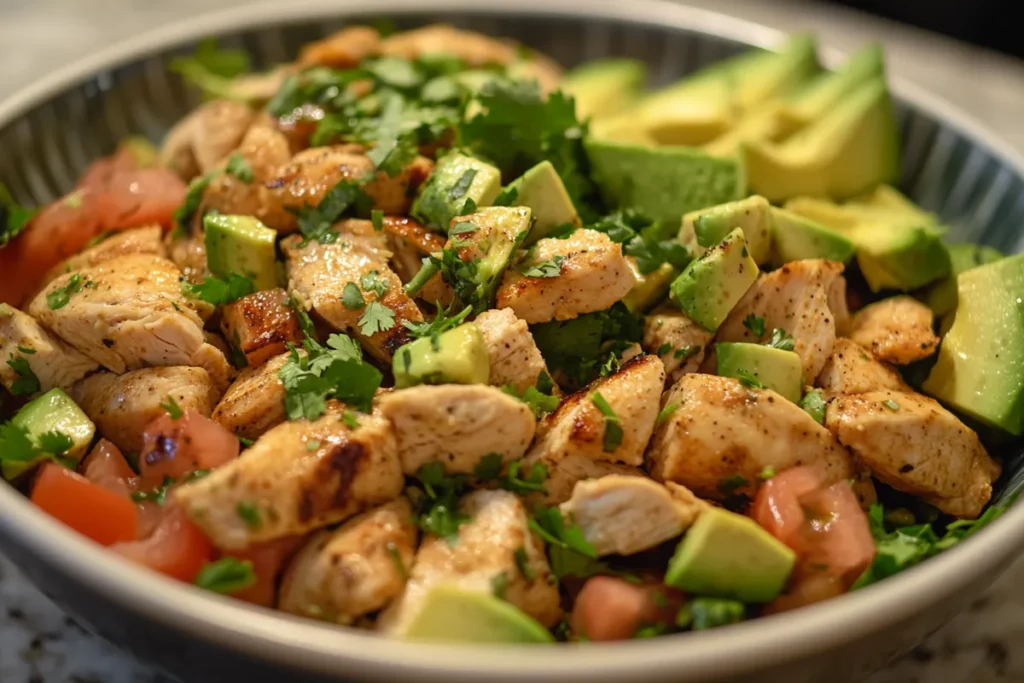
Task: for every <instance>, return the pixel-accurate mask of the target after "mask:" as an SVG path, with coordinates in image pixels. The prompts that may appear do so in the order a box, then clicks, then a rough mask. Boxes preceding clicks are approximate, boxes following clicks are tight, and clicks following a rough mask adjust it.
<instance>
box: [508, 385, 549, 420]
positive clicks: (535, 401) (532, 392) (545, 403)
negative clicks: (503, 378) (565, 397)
mask: <svg viewBox="0 0 1024 683" xmlns="http://www.w3.org/2000/svg"><path fill="white" fill-rule="evenodd" d="M501 390H502V391H503V392H505V393H506V394H508V395H509V396H512V397H513V398H518V399H519V400H520V401H522V402H523V403H525V404H526V405H528V406H530V410H532V411H533V414H534V416H535V417H537V418H538V419H539V418H541V417H543V416H544V415H545V414H547V413H553V412H554V411H555V410H557V409H558V405H559V403H561V399H559V398H558V397H557V396H553V395H551V394H546V393H544V392H542V391H541V390H540V389H538V388H537V387H526V389H524V390H523V391H521V392H520V391H518V390H517V389H516V387H515V385H514V384H506V385H505V386H503V387H502V388H501Z"/></svg>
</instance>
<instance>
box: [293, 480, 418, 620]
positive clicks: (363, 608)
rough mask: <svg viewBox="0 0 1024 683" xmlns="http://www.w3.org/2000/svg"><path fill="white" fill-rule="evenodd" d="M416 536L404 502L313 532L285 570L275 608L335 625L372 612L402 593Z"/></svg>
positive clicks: (399, 499)
mask: <svg viewBox="0 0 1024 683" xmlns="http://www.w3.org/2000/svg"><path fill="white" fill-rule="evenodd" d="M417 536H418V532H417V529H416V526H415V525H414V524H413V522H412V506H411V505H409V501H408V500H406V499H405V498H398V499H397V500H393V501H391V502H390V503H385V504H384V505H381V506H380V507H377V508H374V509H373V510H370V511H369V512H364V513H363V514H361V515H358V516H356V517H353V518H352V519H350V520H348V521H347V522H345V523H344V524H342V525H341V526H340V527H338V528H337V529H334V530H333V531H321V532H318V533H316V534H314V535H313V536H312V538H310V539H309V541H307V542H306V545H305V546H304V547H303V548H302V549H301V550H300V551H299V552H298V554H296V555H295V557H294V558H293V559H292V561H291V563H290V564H289V565H288V568H287V569H286V570H285V573H284V576H283V577H282V579H281V592H280V596H279V598H278V603H277V606H278V608H279V609H281V610H283V611H285V612H291V613H292V614H299V615H301V616H306V617H313V618H315V619H323V620H325V621H333V622H336V623H339V624H351V623H352V622H354V621H355V620H356V619H358V618H359V617H361V616H363V615H365V614H369V613H370V612H376V611H377V610H379V609H381V608H382V607H384V606H385V605H387V604H388V603H389V602H391V600H392V599H393V598H395V597H396V596H397V595H398V594H399V593H401V592H402V588H403V587H404V586H405V580H406V568H407V567H411V566H412V563H413V557H414V555H415V554H416V540H417Z"/></svg>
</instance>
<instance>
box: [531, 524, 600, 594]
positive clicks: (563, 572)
mask: <svg viewBox="0 0 1024 683" xmlns="http://www.w3.org/2000/svg"><path fill="white" fill-rule="evenodd" d="M530 528H531V529H532V530H533V531H534V532H536V533H537V535H539V536H540V537H541V538H543V539H544V541H545V542H546V543H547V549H548V559H549V560H550V562H551V572H552V573H553V574H554V575H555V576H556V577H557V578H559V579H562V578H565V577H567V576H575V577H578V578H581V579H585V578H588V577H591V576H594V575H596V574H608V573H610V572H611V570H610V568H609V567H608V565H606V564H605V563H604V562H601V561H599V560H598V559H597V551H596V550H595V549H594V546H592V545H591V544H590V543H589V542H588V541H587V539H586V538H585V537H584V536H583V530H582V529H580V527H579V525H578V524H574V523H570V524H566V521H565V518H564V517H563V516H562V512H561V511H560V510H559V509H558V508H554V507H544V506H538V507H537V509H536V510H534V513H533V519H531V520H530Z"/></svg>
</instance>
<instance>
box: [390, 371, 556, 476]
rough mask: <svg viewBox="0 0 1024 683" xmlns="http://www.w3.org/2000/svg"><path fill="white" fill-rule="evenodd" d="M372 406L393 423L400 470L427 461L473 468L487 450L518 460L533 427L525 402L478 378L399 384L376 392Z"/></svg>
mask: <svg viewBox="0 0 1024 683" xmlns="http://www.w3.org/2000/svg"><path fill="white" fill-rule="evenodd" d="M377 412H378V413H379V414H380V415H381V416H382V417H384V418H386V419H388V420H390V421H391V424H392V425H393V426H394V430H395V437H396V439H397V440H398V452H399V455H400V457H401V460H402V471H403V472H404V473H405V474H415V473H416V470H418V469H419V468H420V467H421V466H423V465H426V464H427V463H431V462H440V463H443V464H444V466H445V470H447V471H448V472H453V473H454V472H461V473H465V474H472V472H473V470H474V469H475V468H476V466H477V465H478V464H479V462H480V458H482V457H483V456H485V455H488V454H490V453H498V454H500V455H501V458H502V460H503V461H504V462H510V461H512V460H518V459H519V458H521V457H523V453H525V452H526V449H527V448H528V447H529V446H530V441H532V440H533V434H534V431H535V430H536V428H537V422H536V420H535V419H534V417H533V411H531V410H530V407H529V406H528V405H526V404H525V403H523V402H522V401H520V400H518V399H515V398H512V397H511V396H509V395H508V394H506V393H504V392H502V391H501V390H500V389H495V388H494V387H488V386H483V385H480V384H473V385H462V384H442V385H437V386H429V385H422V386H418V387H411V388H409V389H400V390H397V391H393V392H391V393H389V394H387V395H386V396H381V398H380V399H379V400H378V402H377Z"/></svg>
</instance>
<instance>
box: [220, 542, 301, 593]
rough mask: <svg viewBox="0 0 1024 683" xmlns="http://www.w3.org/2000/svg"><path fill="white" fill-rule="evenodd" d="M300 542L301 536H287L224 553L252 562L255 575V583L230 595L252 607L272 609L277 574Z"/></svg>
mask: <svg viewBox="0 0 1024 683" xmlns="http://www.w3.org/2000/svg"><path fill="white" fill-rule="evenodd" d="M301 542H302V537H301V536H288V537H285V538H279V539H277V540H274V541H268V542H266V543H259V544H257V545H253V546H249V547H248V548H246V549H245V550H241V551H237V552H230V553H225V554H226V555H229V556H231V557H236V558H238V559H239V560H242V561H245V560H249V561H250V562H252V566H253V572H254V573H255V574H256V583H254V584H253V585H251V586H249V587H248V588H245V589H243V590H240V591H238V592H237V593H232V594H231V595H232V596H233V597H235V598H238V599H239V600H244V601H246V602H251V603H253V604H254V605H263V606H265V607H272V606H273V605H274V600H275V598H276V597H277V577H278V574H280V573H281V570H282V569H283V568H284V565H285V563H286V562H287V561H288V559H289V558H290V557H291V555H292V553H293V552H295V549H296V548H298V546H299V544H300V543H301Z"/></svg>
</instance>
